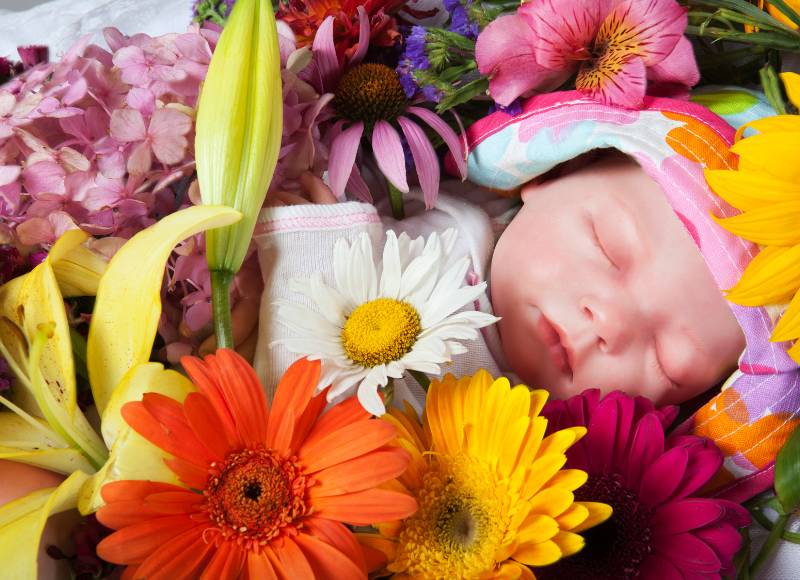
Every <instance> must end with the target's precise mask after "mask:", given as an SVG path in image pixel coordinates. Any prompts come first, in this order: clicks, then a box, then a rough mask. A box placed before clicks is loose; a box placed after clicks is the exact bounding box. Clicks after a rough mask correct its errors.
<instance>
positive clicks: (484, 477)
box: [361, 371, 611, 579]
mask: <svg viewBox="0 0 800 580" xmlns="http://www.w3.org/2000/svg"><path fill="white" fill-rule="evenodd" d="M546 400H547V392H546V391H544V390H534V391H530V390H529V389H528V388H527V387H526V386H524V385H519V386H516V387H514V388H511V386H510V384H509V382H508V380H507V379H506V378H499V379H497V380H493V379H492V377H491V376H490V375H489V373H487V372H486V371H480V372H479V373H477V374H476V375H474V376H473V377H464V378H462V379H460V380H457V379H455V378H454V377H453V376H452V375H447V376H445V378H444V380H442V381H441V382H439V381H434V382H433V383H432V384H431V387H430V390H429V393H428V399H427V403H426V411H425V415H424V417H423V421H422V424H420V422H419V420H418V419H417V415H416V413H415V412H414V411H413V409H411V407H409V406H406V409H405V412H402V411H400V410H398V409H395V408H393V409H391V410H390V411H389V413H388V414H387V415H386V416H384V418H383V419H384V420H385V421H387V422H389V423H391V424H392V425H394V426H395V427H397V429H398V431H399V433H400V436H399V438H398V443H399V445H400V446H401V447H402V448H404V449H405V450H407V451H408V452H409V453H410V454H411V456H412V463H411V465H410V466H409V469H408V470H407V471H406V472H405V473H404V474H403V475H402V476H401V477H400V478H399V482H400V484H401V485H402V486H403V488H405V489H406V490H407V491H408V492H410V493H411V494H412V495H413V496H414V497H416V498H417V501H418V502H419V511H417V513H416V514H414V515H413V516H411V517H410V518H408V519H406V520H403V521H399V522H392V523H385V524H382V525H380V526H378V529H379V531H380V534H373V535H363V536H361V541H362V543H364V544H365V545H366V546H368V547H370V548H372V549H377V550H379V551H380V552H382V553H383V554H384V557H385V559H386V560H387V565H386V567H387V569H388V571H389V572H393V573H396V574H398V576H397V577H398V578H482V579H488V578H498V579H499V578H527V579H530V578H534V576H533V573H532V572H531V570H530V569H529V568H528V567H529V566H547V565H549V564H552V563H554V562H556V561H557V560H559V559H560V558H561V557H562V556H569V555H570V554H574V553H576V552H578V551H579V550H580V549H581V548H583V545H584V540H583V537H581V536H580V535H579V532H581V531H583V530H586V529H588V528H591V527H592V526H594V525H596V524H598V523H600V522H602V521H603V520H605V519H606V518H608V517H609V516H610V514H611V509H610V508H609V506H607V505H605V504H601V503H593V502H576V501H574V492H575V490H576V489H578V488H579V487H581V486H582V485H583V484H584V483H585V482H586V473H585V472H583V471H580V470H577V469H562V467H563V466H564V464H565V463H566V456H565V452H566V450H567V449H568V448H569V447H570V446H572V445H573V444H575V442H576V441H578V440H579V439H580V438H581V437H582V436H583V435H584V434H585V433H586V429H585V428H584V427H575V428H568V429H564V430H561V431H558V432H556V433H553V434H552V435H550V436H549V437H544V434H545V429H546V428H547V420H546V419H545V418H544V417H541V416H540V415H539V412H540V411H541V409H542V406H543V405H544V404H545V401H546Z"/></svg>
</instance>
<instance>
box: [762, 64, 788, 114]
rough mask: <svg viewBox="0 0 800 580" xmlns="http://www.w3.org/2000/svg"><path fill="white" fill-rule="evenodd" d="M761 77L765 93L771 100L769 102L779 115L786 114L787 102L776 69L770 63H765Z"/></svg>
mask: <svg viewBox="0 0 800 580" xmlns="http://www.w3.org/2000/svg"><path fill="white" fill-rule="evenodd" d="M759 76H760V77H761V86H762V88H763V89H764V94H765V95H766V97H767V99H768V100H769V104H770V105H772V108H773V109H775V112H776V113H778V114H779V115H785V114H786V103H785V102H784V100H783V94H782V93H781V81H780V79H779V78H778V75H777V74H776V73H775V69H774V68H773V67H772V65H771V64H770V63H767V64H765V65H764V67H763V68H762V69H761V70H760V71H759Z"/></svg>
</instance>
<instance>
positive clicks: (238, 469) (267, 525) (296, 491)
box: [203, 449, 308, 547]
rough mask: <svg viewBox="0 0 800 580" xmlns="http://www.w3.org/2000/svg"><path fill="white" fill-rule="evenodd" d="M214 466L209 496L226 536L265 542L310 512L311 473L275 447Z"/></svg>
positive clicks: (214, 516) (231, 457)
mask: <svg viewBox="0 0 800 580" xmlns="http://www.w3.org/2000/svg"><path fill="white" fill-rule="evenodd" d="M213 470H214V471H213V472H212V476H211V478H210V479H209V485H208V487H207V488H206V489H205V490H204V492H203V494H204V495H205V496H206V499H207V509H208V515H209V517H210V519H211V521H212V522H214V523H215V524H216V526H217V527H218V529H219V531H220V532H221V533H222V535H223V536H225V537H226V538H231V539H235V540H236V541H238V542H240V543H243V544H249V545H251V546H253V547H255V546H263V545H265V544H266V543H267V542H269V541H270V540H272V539H273V538H275V537H276V536H278V535H280V533H281V532H282V531H283V530H284V528H286V527H287V526H293V525H294V526H296V525H297V523H298V520H299V519H300V518H302V517H303V516H304V515H305V514H306V513H307V512H308V506H307V505H306V499H305V495H306V494H305V492H306V487H307V485H308V482H307V480H306V477H305V475H303V473H302V472H301V471H300V469H299V468H298V467H297V466H296V465H295V464H294V463H293V462H292V461H291V460H288V459H285V458H282V457H280V456H278V455H276V454H275V453H273V452H272V451H271V450H268V449H245V450H244V451H239V452H236V453H231V454H230V455H228V457H227V458H226V459H225V461H224V463H222V464H215V465H214V466H213Z"/></svg>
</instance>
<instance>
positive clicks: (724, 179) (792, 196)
mask: <svg viewBox="0 0 800 580" xmlns="http://www.w3.org/2000/svg"><path fill="white" fill-rule="evenodd" d="M705 176H706V181H707V182H708V185H709V187H711V189H712V190H714V192H715V193H716V194H717V195H718V196H720V197H721V198H722V199H724V200H725V201H727V202H728V203H729V204H731V205H732V206H733V207H735V208H736V209H739V210H741V211H748V210H751V209H756V208H759V207H763V206H765V205H769V204H772V203H780V202H783V201H792V200H797V199H800V183H797V182H791V181H784V180H782V179H777V178H774V177H771V176H769V175H767V174H765V173H761V172H757V173H756V172H748V171H730V170H728V169H707V170H706V171H705Z"/></svg>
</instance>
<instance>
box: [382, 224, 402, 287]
mask: <svg viewBox="0 0 800 580" xmlns="http://www.w3.org/2000/svg"><path fill="white" fill-rule="evenodd" d="M382 266H383V270H382V273H381V296H383V297H386V298H395V299H396V298H397V297H398V295H399V294H400V274H401V271H400V248H399V246H398V240H397V236H396V235H395V233H394V231H392V230H389V231H388V232H386V245H385V246H384V247H383V260H382Z"/></svg>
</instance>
